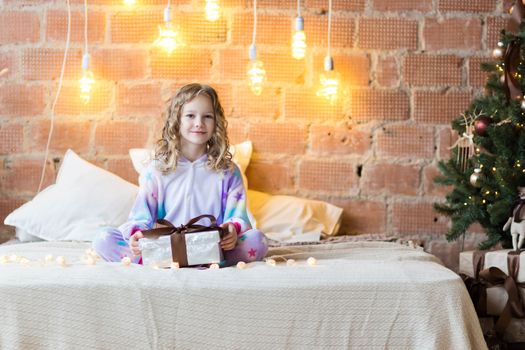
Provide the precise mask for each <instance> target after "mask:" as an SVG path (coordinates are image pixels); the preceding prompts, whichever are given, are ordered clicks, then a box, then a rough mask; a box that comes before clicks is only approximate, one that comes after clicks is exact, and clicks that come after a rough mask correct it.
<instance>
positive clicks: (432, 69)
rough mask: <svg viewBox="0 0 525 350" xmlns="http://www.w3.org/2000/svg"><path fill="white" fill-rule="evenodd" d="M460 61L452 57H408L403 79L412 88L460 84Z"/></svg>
mask: <svg viewBox="0 0 525 350" xmlns="http://www.w3.org/2000/svg"><path fill="white" fill-rule="evenodd" d="M461 66H462V59H461V58H460V57H456V56H452V55H424V54H423V55H420V54H416V55H408V56H407V58H406V60H405V66H404V72H403V75H404V79H405V81H406V82H407V83H408V84H409V85H412V86H436V85H440V86H450V85H460V84H461Z"/></svg>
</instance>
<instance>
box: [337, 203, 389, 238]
mask: <svg viewBox="0 0 525 350" xmlns="http://www.w3.org/2000/svg"><path fill="white" fill-rule="evenodd" d="M334 204H335V205H337V206H339V207H341V208H343V216H342V221H341V229H340V232H341V233H344V234H363V233H385V232H386V231H387V229H386V227H387V225H386V219H387V211H386V204H385V203H384V202H378V201H369V200H345V201H336V202H335V203H334Z"/></svg>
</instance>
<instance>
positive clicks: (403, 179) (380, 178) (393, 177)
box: [361, 163, 420, 196]
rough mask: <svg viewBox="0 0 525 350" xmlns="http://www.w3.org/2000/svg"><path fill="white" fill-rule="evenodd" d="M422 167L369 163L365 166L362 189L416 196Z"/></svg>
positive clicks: (364, 190) (372, 191) (368, 191)
mask: <svg viewBox="0 0 525 350" xmlns="http://www.w3.org/2000/svg"><path fill="white" fill-rule="evenodd" d="M419 172H420V167H419V166H418V165H401V164H388V163H381V164H367V165H365V166H364V167H363V175H362V180H361V189H362V191H363V193H365V194H401V195H408V196H414V195H416V194H417V192H418V189H419V184H420V176H419Z"/></svg>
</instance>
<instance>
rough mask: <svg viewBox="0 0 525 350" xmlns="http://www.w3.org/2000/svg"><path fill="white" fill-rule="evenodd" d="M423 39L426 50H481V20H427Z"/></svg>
mask: <svg viewBox="0 0 525 350" xmlns="http://www.w3.org/2000/svg"><path fill="white" fill-rule="evenodd" d="M423 38H424V40H425V48H426V50H441V49H461V50H479V49H480V48H481V21H480V19H479V18H449V19H444V20H436V19H433V18H427V19H425V25H424V27H423Z"/></svg>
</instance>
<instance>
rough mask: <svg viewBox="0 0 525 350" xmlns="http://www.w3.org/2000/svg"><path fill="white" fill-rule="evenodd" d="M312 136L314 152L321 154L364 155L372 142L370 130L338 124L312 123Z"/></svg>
mask: <svg viewBox="0 0 525 350" xmlns="http://www.w3.org/2000/svg"><path fill="white" fill-rule="evenodd" d="M310 138H311V140H312V141H311V142H312V146H311V149H312V152H314V153H316V154H320V155H332V154H334V155H336V154H339V155H345V154H359V155H364V154H366V153H367V152H368V151H369V150H370V148H371V144H372V139H371V135H370V133H369V132H364V131H360V130H358V129H352V128H349V127H346V126H337V125H312V126H311V127H310Z"/></svg>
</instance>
